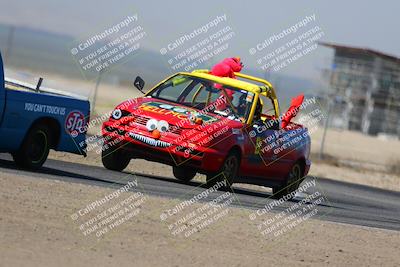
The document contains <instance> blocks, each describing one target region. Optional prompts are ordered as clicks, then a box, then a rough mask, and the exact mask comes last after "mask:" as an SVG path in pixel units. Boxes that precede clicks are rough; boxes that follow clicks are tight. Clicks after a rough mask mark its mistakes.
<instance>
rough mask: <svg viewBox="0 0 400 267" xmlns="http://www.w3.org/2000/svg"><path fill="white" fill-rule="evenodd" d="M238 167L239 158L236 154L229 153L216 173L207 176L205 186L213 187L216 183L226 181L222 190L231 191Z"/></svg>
mask: <svg viewBox="0 0 400 267" xmlns="http://www.w3.org/2000/svg"><path fill="white" fill-rule="evenodd" d="M239 166H240V157H239V155H238V154H237V153H235V152H231V153H229V154H228V156H227V157H226V158H225V160H224V163H223V164H222V166H221V169H220V170H219V172H218V173H213V174H208V175H207V185H208V186H213V185H215V184H216V183H217V182H220V181H224V180H225V181H226V186H225V187H224V189H227V190H232V184H233V183H234V181H235V178H236V176H237V174H238V171H239Z"/></svg>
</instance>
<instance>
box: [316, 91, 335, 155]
mask: <svg viewBox="0 0 400 267" xmlns="http://www.w3.org/2000/svg"><path fill="white" fill-rule="evenodd" d="M332 104H333V103H332V100H331V99H330V97H328V111H327V114H326V119H325V123H324V133H323V134H322V141H321V146H320V148H319V159H322V158H323V157H324V146H325V138H326V132H327V131H328V126H329V118H330V115H331V110H332V106H333V105H332Z"/></svg>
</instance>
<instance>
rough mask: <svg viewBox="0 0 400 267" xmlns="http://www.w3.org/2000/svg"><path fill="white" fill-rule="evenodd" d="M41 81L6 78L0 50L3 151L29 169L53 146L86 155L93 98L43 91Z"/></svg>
mask: <svg viewBox="0 0 400 267" xmlns="http://www.w3.org/2000/svg"><path fill="white" fill-rule="evenodd" d="M40 83H41V82H39V83H38V85H37V86H36V87H33V88H32V86H29V85H26V84H24V83H18V82H16V81H14V80H8V79H5V77H4V68H3V61H2V58H1V53H0V153H11V155H12V156H13V159H14V161H15V163H16V164H17V166H18V167H21V168H26V169H38V168H40V167H41V166H42V165H43V164H44V162H45V161H46V159H47V156H48V154H49V150H50V149H54V150H57V151H65V152H71V153H75V154H80V155H83V156H86V143H85V140H86V130H87V123H88V120H89V115H90V114H89V113H90V103H89V101H88V100H85V99H77V98H75V97H71V96H67V95H64V94H60V93H57V92H51V91H50V92H49V91H45V89H43V90H41V89H40ZM82 144H85V145H82Z"/></svg>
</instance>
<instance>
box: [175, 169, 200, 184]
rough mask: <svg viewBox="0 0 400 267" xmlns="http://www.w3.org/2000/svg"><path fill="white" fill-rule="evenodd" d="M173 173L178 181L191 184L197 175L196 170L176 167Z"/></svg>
mask: <svg viewBox="0 0 400 267" xmlns="http://www.w3.org/2000/svg"><path fill="white" fill-rule="evenodd" d="M172 172H173V173H174V176H175V178H176V179H178V180H180V181H183V182H189V181H190V180H192V179H193V178H194V176H195V175H196V173H197V172H196V170H193V169H190V168H184V167H176V166H173V167H172Z"/></svg>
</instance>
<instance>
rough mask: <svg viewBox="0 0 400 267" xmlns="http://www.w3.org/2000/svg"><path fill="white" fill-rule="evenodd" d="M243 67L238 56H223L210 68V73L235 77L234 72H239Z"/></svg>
mask: <svg viewBox="0 0 400 267" xmlns="http://www.w3.org/2000/svg"><path fill="white" fill-rule="evenodd" d="M242 68H243V63H242V62H241V61H240V57H229V58H225V59H224V60H222V61H221V62H219V63H218V64H216V65H215V66H214V67H213V68H212V69H211V72H210V73H211V74H212V75H215V76H219V77H229V78H233V79H235V78H236V77H235V74H234V73H235V72H240V71H241V70H242Z"/></svg>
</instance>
